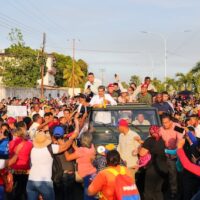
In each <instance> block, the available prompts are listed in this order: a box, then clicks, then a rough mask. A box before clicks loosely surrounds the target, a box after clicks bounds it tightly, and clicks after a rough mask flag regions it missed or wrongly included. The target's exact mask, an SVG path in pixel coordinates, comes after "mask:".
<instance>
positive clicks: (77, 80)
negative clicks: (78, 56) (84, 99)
mask: <svg viewBox="0 0 200 200" xmlns="http://www.w3.org/2000/svg"><path fill="white" fill-rule="evenodd" d="M63 79H64V80H65V81H64V85H65V86H67V87H73V75H72V61H70V62H68V64H67V67H66V68H65V69H64V71H63ZM83 80H84V72H83V71H82V70H81V67H80V66H79V65H78V64H77V62H75V67H74V86H75V87H80V86H81V84H82V82H83Z"/></svg>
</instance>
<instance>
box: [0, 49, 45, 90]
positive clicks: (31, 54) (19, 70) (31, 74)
mask: <svg viewBox="0 0 200 200" xmlns="http://www.w3.org/2000/svg"><path fill="white" fill-rule="evenodd" d="M5 52H6V54H7V55H8V59H7V60H5V61H4V62H2V63H1V66H3V67H2V68H3V72H2V75H3V78H2V81H3V84H4V85H6V86H9V87H35V86H36V82H37V80H38V79H39V78H40V66H41V64H42V62H44V61H42V59H41V58H38V53H39V52H38V51H36V50H33V49H31V48H30V47H25V46H21V45H12V46H11V47H10V48H8V49H6V51H5Z"/></svg>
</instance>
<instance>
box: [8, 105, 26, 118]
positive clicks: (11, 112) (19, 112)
mask: <svg viewBox="0 0 200 200" xmlns="http://www.w3.org/2000/svg"><path fill="white" fill-rule="evenodd" d="M7 115H8V117H25V116H27V107H26V106H7Z"/></svg>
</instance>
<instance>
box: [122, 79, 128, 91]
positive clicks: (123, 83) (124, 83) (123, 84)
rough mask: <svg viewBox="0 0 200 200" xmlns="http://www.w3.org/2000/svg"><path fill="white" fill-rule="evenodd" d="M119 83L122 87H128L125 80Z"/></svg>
mask: <svg viewBox="0 0 200 200" xmlns="http://www.w3.org/2000/svg"><path fill="white" fill-rule="evenodd" d="M121 84H122V86H123V88H125V89H128V86H129V85H128V84H127V83H126V82H125V81H123V82H121Z"/></svg>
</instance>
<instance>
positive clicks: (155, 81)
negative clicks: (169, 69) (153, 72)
mask: <svg viewBox="0 0 200 200" xmlns="http://www.w3.org/2000/svg"><path fill="white" fill-rule="evenodd" d="M151 82H152V84H153V85H154V86H155V88H156V89H157V91H158V92H163V91H165V84H164V83H163V82H162V81H161V80H159V79H157V78H154V79H153V80H152V81H151Z"/></svg>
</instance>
